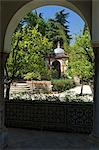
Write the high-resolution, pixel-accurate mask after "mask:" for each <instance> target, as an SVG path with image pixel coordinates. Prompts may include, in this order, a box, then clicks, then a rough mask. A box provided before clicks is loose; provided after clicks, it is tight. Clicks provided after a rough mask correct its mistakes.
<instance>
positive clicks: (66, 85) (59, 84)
mask: <svg viewBox="0 0 99 150" xmlns="http://www.w3.org/2000/svg"><path fill="white" fill-rule="evenodd" d="M51 82H52V85H53V87H52V90H53V91H58V92H63V91H66V90H68V89H70V88H72V87H74V86H75V84H74V82H73V80H72V79H59V80H52V81H51Z"/></svg>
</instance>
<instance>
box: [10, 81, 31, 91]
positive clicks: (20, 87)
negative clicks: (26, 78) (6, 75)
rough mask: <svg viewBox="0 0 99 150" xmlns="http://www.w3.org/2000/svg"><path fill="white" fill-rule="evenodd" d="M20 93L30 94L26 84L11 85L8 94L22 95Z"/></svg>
mask: <svg viewBox="0 0 99 150" xmlns="http://www.w3.org/2000/svg"><path fill="white" fill-rule="evenodd" d="M22 92H31V88H30V86H29V85H28V83H26V82H24V83H17V82H15V83H13V84H12V85H11V88H10V93H22Z"/></svg>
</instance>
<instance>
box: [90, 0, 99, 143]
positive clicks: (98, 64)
mask: <svg viewBox="0 0 99 150" xmlns="http://www.w3.org/2000/svg"><path fill="white" fill-rule="evenodd" d="M98 16H99V1H98V0H92V46H93V49H94V53H95V77H94V117H93V132H92V136H91V137H92V139H93V140H95V141H97V142H99V18H98Z"/></svg>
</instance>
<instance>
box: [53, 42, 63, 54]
mask: <svg viewBox="0 0 99 150" xmlns="http://www.w3.org/2000/svg"><path fill="white" fill-rule="evenodd" d="M54 53H55V54H60V53H64V50H63V49H62V48H60V43H59V42H58V45H57V48H56V49H54Z"/></svg>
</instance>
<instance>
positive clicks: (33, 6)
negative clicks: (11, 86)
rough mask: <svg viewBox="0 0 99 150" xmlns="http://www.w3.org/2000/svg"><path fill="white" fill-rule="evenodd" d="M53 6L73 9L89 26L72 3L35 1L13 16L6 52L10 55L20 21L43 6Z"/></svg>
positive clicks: (7, 32) (61, 0)
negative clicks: (12, 41)
mask: <svg viewBox="0 0 99 150" xmlns="http://www.w3.org/2000/svg"><path fill="white" fill-rule="evenodd" d="M48 5H49V6H51V5H59V6H63V7H66V8H69V9H71V10H72V11H74V12H76V13H77V14H78V15H79V16H81V18H82V19H83V20H84V21H85V23H86V24H87V25H88V23H87V20H86V19H85V17H84V15H83V14H82V13H81V11H80V10H79V9H78V8H77V7H76V6H75V5H73V4H72V3H71V2H68V1H66V0H54V1H53V0H51V1H50V0H46V1H44V0H38V1H36V0H34V1H31V2H29V3H27V4H26V5H24V6H23V7H22V8H20V9H19V10H18V11H17V12H16V14H15V15H14V16H13V18H12V19H11V21H10V22H9V24H8V27H7V30H6V33H5V39H4V51H5V52H7V53H9V52H10V51H11V38H12V34H13V32H14V31H15V29H16V27H17V25H18V23H19V22H20V20H21V19H22V18H23V17H24V16H25V15H26V14H27V13H28V12H30V11H31V10H33V9H36V8H39V7H42V6H48Z"/></svg>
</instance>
